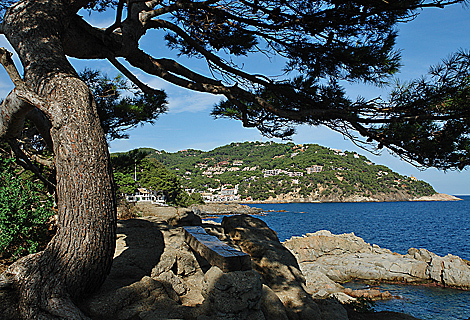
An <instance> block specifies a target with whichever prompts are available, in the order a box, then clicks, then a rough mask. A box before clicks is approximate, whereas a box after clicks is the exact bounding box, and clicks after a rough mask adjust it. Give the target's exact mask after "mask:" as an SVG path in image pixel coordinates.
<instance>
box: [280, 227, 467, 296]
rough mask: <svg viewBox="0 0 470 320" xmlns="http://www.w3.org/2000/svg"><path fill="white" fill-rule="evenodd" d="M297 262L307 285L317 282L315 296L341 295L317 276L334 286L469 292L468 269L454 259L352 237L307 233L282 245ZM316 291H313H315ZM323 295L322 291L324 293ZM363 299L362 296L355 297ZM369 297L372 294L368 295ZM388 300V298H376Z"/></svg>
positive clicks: (461, 261) (460, 261)
mask: <svg viewBox="0 0 470 320" xmlns="http://www.w3.org/2000/svg"><path fill="white" fill-rule="evenodd" d="M284 246H285V247H286V248H288V249H289V250H290V251H291V252H292V253H293V254H294V255H295V256H296V258H297V260H298V262H299V265H300V268H301V270H302V272H303V274H304V275H305V277H306V279H307V283H309V282H310V283H314V282H316V288H315V289H312V290H311V291H312V292H313V293H314V294H316V295H318V294H319V293H320V292H321V291H320V290H321V289H322V288H328V289H329V290H330V292H331V291H333V292H334V291H335V290H337V291H336V292H338V291H340V290H339V289H338V288H337V287H335V286H332V285H331V284H330V283H328V282H327V281H324V280H321V277H320V276H319V275H318V274H319V273H321V274H324V275H326V276H327V277H328V278H329V279H331V280H333V281H335V282H341V283H342V282H347V281H350V280H356V279H359V280H377V281H398V282H426V281H427V282H429V281H434V282H436V283H439V284H441V285H444V286H453V287H458V288H464V289H468V288H470V281H469V279H470V266H469V264H468V263H467V262H466V261H464V260H462V259H461V258H459V257H457V256H453V255H447V256H445V257H439V256H437V255H436V254H434V253H432V252H429V251H428V250H425V249H414V248H412V249H410V250H409V251H408V253H407V254H406V255H401V254H397V253H393V252H391V251H390V250H388V249H382V248H380V247H379V246H377V245H370V244H368V243H366V242H365V241H364V240H363V239H361V238H359V237H357V236H355V235H354V234H353V233H349V234H342V235H334V234H331V232H329V231H325V230H322V231H318V232H316V233H309V234H307V235H305V236H304V237H293V238H291V239H289V240H287V241H285V242H284ZM315 290H316V291H315ZM323 290H324V291H325V289H323ZM357 294H359V295H360V296H365V295H366V294H365V292H363V293H357ZM368 294H369V295H372V293H371V292H369V293H368ZM376 296H377V297H378V298H381V299H382V298H387V297H388V295H385V296H384V295H383V294H380V295H378V294H377V295H376Z"/></svg>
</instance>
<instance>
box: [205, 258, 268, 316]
mask: <svg viewBox="0 0 470 320" xmlns="http://www.w3.org/2000/svg"><path fill="white" fill-rule="evenodd" d="M202 295H203V297H204V304H206V305H207V306H208V309H209V310H210V311H209V314H208V315H207V314H206V315H204V316H202V317H199V318H198V319H206V318H208V319H221V320H222V319H224V320H225V319H230V320H245V319H252V320H255V319H256V320H265V317H264V315H263V313H262V311H261V295H262V285H261V280H260V277H259V275H258V274H257V273H256V272H254V271H253V270H249V271H234V272H222V270H220V269H219V268H218V267H215V266H214V267H212V268H210V269H209V271H207V272H206V274H205V275H204V282H203V285H202Z"/></svg>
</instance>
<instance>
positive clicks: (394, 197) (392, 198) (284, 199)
mask: <svg viewBox="0 0 470 320" xmlns="http://www.w3.org/2000/svg"><path fill="white" fill-rule="evenodd" d="M460 200H462V199H460V198H458V197H455V196H452V195H448V194H445V193H435V194H433V195H431V196H423V197H416V198H413V197H410V196H409V195H408V194H401V193H395V194H377V195H374V196H369V197H364V196H359V195H352V196H348V197H345V198H343V197H337V196H331V197H325V198H321V199H318V198H311V197H307V198H303V197H293V196H290V195H282V196H280V197H278V198H276V199H272V198H271V199H268V200H263V201H261V200H254V201H238V202H234V203H243V204H257V203H324V202H397V201H460Z"/></svg>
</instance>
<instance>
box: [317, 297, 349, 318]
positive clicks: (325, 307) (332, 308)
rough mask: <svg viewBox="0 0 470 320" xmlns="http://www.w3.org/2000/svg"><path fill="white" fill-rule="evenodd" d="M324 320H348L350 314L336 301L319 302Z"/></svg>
mask: <svg viewBox="0 0 470 320" xmlns="http://www.w3.org/2000/svg"><path fill="white" fill-rule="evenodd" d="M317 304H318V306H319V307H320V311H321V319H322V320H348V319H349V318H348V312H347V311H346V309H344V307H343V306H342V305H341V303H339V302H338V301H337V300H335V299H323V300H317Z"/></svg>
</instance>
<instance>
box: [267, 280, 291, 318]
mask: <svg viewBox="0 0 470 320" xmlns="http://www.w3.org/2000/svg"><path fill="white" fill-rule="evenodd" d="M261 310H262V311H263V314H264V317H265V318H266V319H269V320H288V318H287V313H286V308H284V305H283V304H282V301H281V300H280V299H279V297H278V296H277V295H276V293H275V292H274V291H273V290H272V289H271V288H270V287H268V286H267V285H265V284H263V292H262V296H261Z"/></svg>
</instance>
